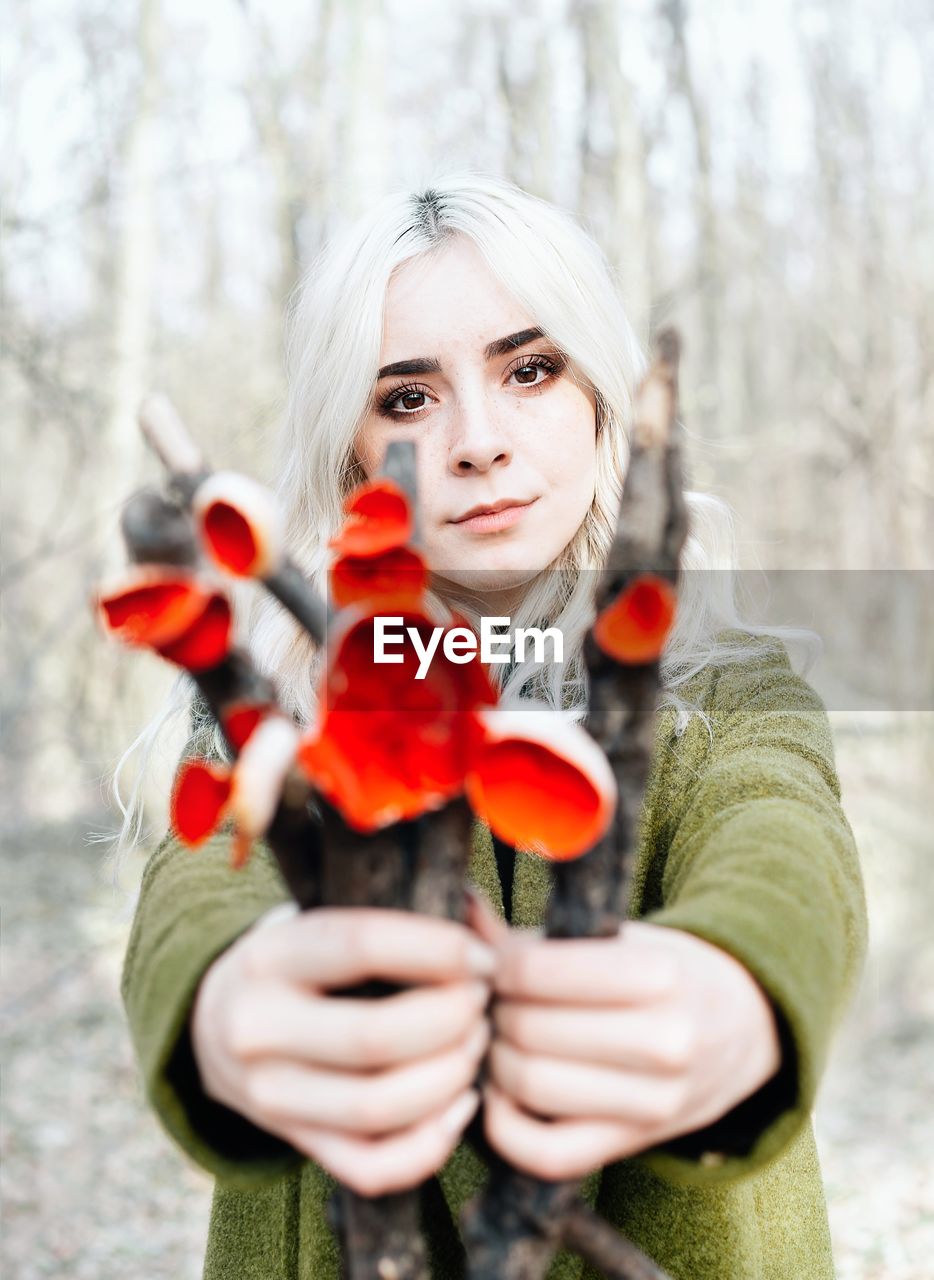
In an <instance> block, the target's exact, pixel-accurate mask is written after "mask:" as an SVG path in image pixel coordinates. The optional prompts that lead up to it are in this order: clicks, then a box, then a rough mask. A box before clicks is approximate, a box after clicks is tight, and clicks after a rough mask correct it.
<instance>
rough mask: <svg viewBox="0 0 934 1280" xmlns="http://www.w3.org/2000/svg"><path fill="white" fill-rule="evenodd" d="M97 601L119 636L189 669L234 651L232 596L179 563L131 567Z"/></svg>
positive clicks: (108, 625) (105, 621)
mask: <svg viewBox="0 0 934 1280" xmlns="http://www.w3.org/2000/svg"><path fill="white" fill-rule="evenodd" d="M97 603H98V612H99V616H100V617H101V619H102V621H103V624H104V626H105V627H106V629H107V630H108V631H109V632H110V633H111V634H112V635H114V636H115V637H116V638H117V639H118V640H121V641H122V642H123V643H124V644H127V645H131V646H133V647H135V648H144V649H152V650H153V651H154V652H155V653H158V654H159V656H160V657H163V658H166V659H167V660H168V661H169V662H174V663H176V664H177V665H178V666H182V667H185V668H187V669H188V670H189V671H204V670H208V669H209V668H211V667H214V666H217V664H218V663H219V662H221V661H222V660H223V659H224V658H225V657H226V655H227V653H228V652H229V649H230V634H231V625H232V619H231V610H230V602H229V601H228V600H227V597H226V596H225V595H224V593H223V592H222V591H219V590H218V589H217V588H216V587H215V586H211V585H209V584H207V583H204V582H201V581H200V580H199V579H198V578H197V577H195V575H194V574H191V573H186V572H185V571H184V570H180V569H179V568H178V567H177V566H164V565H151V564H139V565H132V566H130V567H128V568H127V569H126V570H125V572H124V573H122V574H121V575H120V577H119V578H117V579H115V580H113V581H112V582H111V583H110V584H109V585H108V586H106V587H105V588H104V589H102V590H101V591H100V593H99V595H98V602H97Z"/></svg>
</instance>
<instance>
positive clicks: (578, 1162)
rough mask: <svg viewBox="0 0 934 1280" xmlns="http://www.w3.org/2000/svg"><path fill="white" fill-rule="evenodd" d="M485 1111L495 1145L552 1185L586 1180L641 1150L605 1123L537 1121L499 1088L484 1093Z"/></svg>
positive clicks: (621, 1128)
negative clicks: (603, 1167) (607, 1166)
mask: <svg viewBox="0 0 934 1280" xmlns="http://www.w3.org/2000/svg"><path fill="white" fill-rule="evenodd" d="M483 1105H484V1130H485V1133H486V1137H487V1139H488V1141H489V1143H490V1145H491V1146H492V1147H493V1148H494V1149H495V1150H496V1151H498V1152H499V1154H500V1155H501V1156H502V1157H503V1158H504V1159H506V1160H508V1161H509V1162H510V1163H511V1164H514V1165H515V1166H516V1167H517V1168H519V1169H522V1170H523V1171H524V1172H525V1173H530V1174H532V1175H533V1176H535V1177H538V1178H544V1179H545V1180H546V1181H549V1182H559V1181H562V1180H563V1179H566V1178H567V1179H571V1178H583V1177H584V1176H585V1175H586V1174H588V1173H590V1171H591V1170H592V1169H596V1168H599V1167H600V1166H601V1165H605V1164H609V1163H610V1162H611V1161H613V1160H619V1159H622V1158H623V1156H626V1155H631V1154H632V1153H633V1152H635V1151H638V1150H640V1149H641V1148H640V1145H639V1143H638V1141H637V1140H634V1139H633V1135H632V1133H631V1131H630V1130H628V1129H627V1128H626V1127H625V1126H624V1125H620V1124H614V1123H612V1122H609V1121H605V1120H555V1121H549V1122H542V1121H541V1120H536V1119H534V1117H532V1116H528V1115H526V1114H525V1113H524V1112H523V1111H521V1110H520V1109H519V1108H518V1107H516V1106H515V1105H514V1103H513V1102H511V1101H510V1099H509V1098H508V1097H507V1096H506V1095H505V1094H504V1093H502V1092H501V1091H500V1090H499V1089H498V1088H497V1087H496V1085H495V1084H493V1083H487V1084H486V1086H485V1087H484V1090H483Z"/></svg>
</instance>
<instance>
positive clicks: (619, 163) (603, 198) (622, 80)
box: [572, 0, 654, 344]
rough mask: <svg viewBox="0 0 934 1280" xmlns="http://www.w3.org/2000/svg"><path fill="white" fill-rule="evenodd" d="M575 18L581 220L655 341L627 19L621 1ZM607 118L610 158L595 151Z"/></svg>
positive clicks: (596, 0)
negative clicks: (580, 96) (601, 220)
mask: <svg viewBox="0 0 934 1280" xmlns="http://www.w3.org/2000/svg"><path fill="white" fill-rule="evenodd" d="M572 14H573V16H574V18H575V19H576V21H577V22H578V24H579V26H580V32H581V44H582V46H583V66H584V76H585V99H584V116H583V127H582V130H581V187H580V198H579V206H578V207H579V211H580V213H581V214H582V215H583V216H585V217H587V218H589V219H591V220H592V219H593V216H594V211H595V210H599V209H604V210H606V212H607V214H608V223H607V225H606V226H605V227H602V228H597V230H599V231H600V232H601V240H602V243H603V245H604V246H605V249H606V252H607V255H608V256H609V258H610V260H611V261H612V262H613V264H614V265H615V266H616V267H617V268H618V269H619V271H620V273H621V277H622V281H623V290H624V298H623V301H624V303H625V305H626V309H627V312H628V314H629V318H630V320H631V322H632V324H633V326H634V328H635V330H636V333H637V334H638V336H639V338H640V340H641V341H642V342H643V344H645V343H647V342H648V337H649V328H650V309H651V302H652V289H653V274H654V273H653V246H652V235H651V230H650V225H649V223H650V218H649V189H648V177H647V173H646V150H647V144H646V138H645V135H644V133H643V129H642V124H641V121H640V119H639V114H638V109H637V107H636V100H635V95H634V92H633V88H632V84H631V83H630V81H629V79H628V78H627V76H626V75H625V74H624V72H623V70H622V61H623V54H624V49H623V44H622V40H621V24H622V23H624V22H625V21H626V16H625V13H624V12H621V9H620V6H619V5H617V4H616V3H615V2H614V0H578V3H577V4H575V6H574V8H573V10H572ZM603 105H605V111H606V116H607V121H608V126H609V134H608V139H607V147H606V149H605V153H601V151H600V150H598V149H597V147H596V146H595V144H594V137H593V129H592V124H593V120H594V119H595V118H599V115H600V113H601V109H602V107H603Z"/></svg>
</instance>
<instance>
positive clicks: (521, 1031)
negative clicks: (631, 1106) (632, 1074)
mask: <svg viewBox="0 0 934 1280" xmlns="http://www.w3.org/2000/svg"><path fill="white" fill-rule="evenodd" d="M493 1023H494V1026H495V1028H496V1032H497V1034H498V1035H499V1036H501V1037H502V1038H503V1039H504V1040H507V1041H508V1042H509V1043H510V1044H512V1045H513V1046H514V1047H515V1048H517V1049H520V1050H522V1051H523V1052H525V1053H529V1054H539V1055H544V1056H545V1057H552V1058H571V1059H575V1060H580V1061H584V1062H594V1063H601V1064H603V1065H605V1066H608V1067H617V1068H623V1069H627V1070H631V1071H648V1072H650V1073H660V1074H663V1075H664V1074H669V1073H670V1074H672V1075H675V1074H677V1073H679V1072H681V1071H684V1070H685V1069H686V1068H687V1066H688V1065H689V1063H690V1061H691V1057H692V1054H694V1053H695V1052H696V1049H697V1046H696V1044H695V1038H696V1037H695V1034H694V1028H693V1025H692V1024H691V1022H690V1021H689V1020H688V1019H682V1018H679V1017H677V1016H676V1014H675V1013H673V1012H668V1011H666V1012H665V1013H664V1014H663V1013H661V1012H660V1011H659V1010H657V1009H656V1008H654V1007H653V1008H651V1009H646V1008H641V1007H639V1006H636V1007H635V1008H631V1009H629V1008H622V1009H620V1008H613V1007H612V1006H609V1005H605V1006H600V1007H596V1008H583V1009H572V1008H559V1007H555V1006H554V1005H549V1004H542V1003H540V1002H535V1003H533V1002H529V1001H517V1000H498V1001H497V1002H496V1003H495V1004H494V1006H493Z"/></svg>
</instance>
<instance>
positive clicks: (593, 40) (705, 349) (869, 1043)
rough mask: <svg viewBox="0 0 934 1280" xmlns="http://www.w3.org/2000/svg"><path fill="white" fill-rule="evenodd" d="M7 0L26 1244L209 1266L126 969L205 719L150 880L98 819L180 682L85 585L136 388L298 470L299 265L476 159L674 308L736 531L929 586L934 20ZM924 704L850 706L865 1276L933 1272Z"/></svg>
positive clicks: (11, 1033)
mask: <svg viewBox="0 0 934 1280" xmlns="http://www.w3.org/2000/svg"><path fill="white" fill-rule="evenodd" d="M7 15H8V17H7V22H6V23H5V24H4V30H3V35H2V54H3V65H4V70H5V75H4V81H5V83H4V107H5V110H4V119H3V130H4V135H5V138H4V141H5V148H4V150H5V154H6V157H7V163H6V166H5V171H4V175H3V203H4V218H3V237H2V272H3V310H2V337H3V351H2V368H3V375H4V376H3V386H2V407H3V418H4V429H3V433H2V441H0V447H2V465H3V604H4V626H3V668H2V679H0V709H2V716H3V727H4V733H3V744H2V754H0V765H2V787H3V831H4V888H3V899H4V903H5V905H6V908H7V910H6V913H5V925H6V929H5V936H4V949H5V958H4V971H5V975H6V982H5V984H4V988H5V989H4V995H3V1002H2V1006H0V1014H2V1026H3V1030H4V1037H5V1043H6V1050H5V1059H6V1062H5V1065H6V1067H7V1070H6V1072H5V1079H4V1086H5V1087H4V1098H3V1106H4V1113H5V1122H4V1133H3V1142H4V1149H5V1150H4V1155H5V1158H4V1165H5V1182H6V1186H5V1196H4V1200H5V1206H4V1207H5V1216H6V1219H7V1224H6V1232H5V1235H6V1244H5V1250H6V1253H7V1259H8V1265H9V1267H10V1270H9V1272H8V1273H7V1274H9V1275H11V1276H17V1277H19V1278H20V1280H27V1277H29V1278H31V1277H33V1276H66V1275H67V1276H69V1277H73V1278H74V1280H80V1278H82V1277H88V1278H89V1280H110V1278H111V1277H116V1276H120V1277H121V1280H135V1278H137V1277H139V1278H140V1280H142V1278H143V1277H145V1278H146V1280H152V1278H156V1277H165V1278H166V1280H168V1278H169V1277H172V1278H173V1280H177V1278H178V1277H194V1276H196V1275H199V1274H200V1259H201V1256H202V1251H203V1243H204V1237H205V1232H206V1224H207V1205H208V1199H209V1193H210V1183H209V1180H208V1179H207V1178H206V1177H205V1176H204V1175H203V1174H201V1173H200V1171H198V1170H196V1169H191V1168H189V1167H188V1166H186V1165H185V1163H184V1161H183V1160H182V1158H181V1157H180V1156H179V1155H178V1154H177V1152H176V1151H175V1150H174V1148H173V1147H172V1146H171V1144H170V1143H169V1142H168V1139H167V1138H165V1137H164V1135H163V1134H162V1133H161V1131H160V1130H158V1129H157V1127H156V1124H155V1122H154V1120H153V1119H152V1118H151V1116H150V1114H149V1113H148V1112H147V1111H146V1109H145V1107H144V1105H143V1103H142V1102H141V1100H140V1096H139V1087H138V1083H137V1079H136V1075H135V1068H134V1064H133V1061H132V1055H131V1050H130V1046H129V1043H128V1038H127V1035H126V1029H125V1025H124V1023H123V1020H122V1011H121V1009H120V1005H119V994H118V989H117V984H118V977H119V967H120V961H121V958H122V950H123V947H124V946H125V942H126V936H127V931H128V928H129V920H128V908H127V904H126V901H125V896H126V895H127V894H129V893H131V891H132V888H133V884H134V881H135V880H136V879H138V876H139V872H140V868H141V866H142V865H143V862H144V861H145V857H146V855H147V853H148V850H149V848H150V847H151V841H152V839H153V838H158V836H159V835H160V834H161V831H162V829H163V828H164V823H165V814H166V797H167V790H168V785H169V779H170V775H171V769H172V767H173V765H174V763H175V759H176V754H175V750H176V745H180V744H174V743H167V744H166V745H165V747H164V748H163V751H162V754H161V755H160V757H159V759H158V760H157V761H156V767H155V769H154V773H153V776H152V778H151V779H150V780H149V782H148V784H147V790H146V802H147V818H148V823H149V827H148V835H147V840H146V841H144V842H143V844H142V845H141V846H140V848H139V849H138V850H137V851H136V853H135V854H134V855H133V856H132V857H130V858H128V859H127V862H126V864H125V868H124V872H123V877H122V881H121V885H120V887H119V889H118V891H117V893H116V895H115V894H114V891H113V890H112V888H111V885H110V882H109V878H108V876H109V872H108V870H107V868H106V867H105V865H104V850H105V849H106V845H104V846H102V845H101V844H99V843H98V844H95V843H92V842H90V840H89V837H90V836H92V835H94V834H95V833H96V834H98V835H106V834H107V833H113V832H115V830H116V829H117V827H118V826H119V813H118V812H117V810H116V808H115V807H114V805H113V803H112V802H111V801H110V799H109V796H108V792H107V782H108V775H109V772H110V770H111V769H112V767H113V765H114V763H115V762H116V760H117V758H118V757H119V755H120V754H121V752H122V751H123V750H124V749H125V747H126V746H127V745H128V743H129V742H130V741H131V740H132V738H133V737H134V736H135V735H136V733H137V732H138V731H139V729H140V728H141V727H142V725H143V724H144V723H145V722H146V721H147V720H148V719H149V718H150V717H151V716H152V715H153V714H154V713H155V712H156V711H157V710H158V708H159V706H160V705H161V703H162V700H163V699H164V697H165V695H166V693H167V691H168V687H169V684H170V683H171V680H172V672H171V671H169V670H168V668H167V667H165V666H164V665H163V664H162V663H160V662H159V661H157V660H155V659H152V660H149V659H148V658H147V656H146V655H142V654H130V653H124V652H121V651H118V650H116V649H115V648H114V647H112V646H111V645H109V644H108V643H106V642H105V641H104V640H103V638H102V637H101V635H100V633H99V632H98V631H97V630H96V627H95V624H94V620H93V617H92V612H91V609H90V607H89V598H90V593H91V591H92V589H93V587H94V585H95V584H96V583H97V582H98V581H99V580H100V579H101V577H102V576H103V575H105V574H106V573H107V572H109V571H110V570H112V569H114V568H117V567H118V566H119V565H120V564H122V563H123V548H122V544H121V543H120V539H119V535H118V528H117V521H118V517H119V512H120V507H121V505H122V503H123V501H124V500H125V498H126V497H127V496H128V494H129V493H130V492H131V491H132V490H133V489H134V488H136V487H138V486H139V485H140V484H141V483H143V482H147V481H151V480H156V479H158V476H159V473H158V468H157V467H156V464H155V463H154V461H153V460H152V459H151V458H149V457H148V456H147V454H146V453H145V451H144V448H143V446H142V444H141V441H140V438H139V435H138V431H137V427H136V423H135V410H136V407H137V405H138V403H139V401H140V399H141V398H142V396H143V395H144V394H145V393H146V392H147V391H149V390H150V389H153V388H161V389H164V390H166V391H168V392H169V394H170V395H171V396H172V398H173V399H174V400H175V402H176V403H177V405H178V406H179V408H180V410H181V412H182V414H183V416H184V417H185V418H186V419H187V420H188V422H189V423H190V425H191V426H192V428H193V429H194V431H195V432H196V434H197V436H198V439H199V440H200V441H201V442H202V444H203V445H204V447H205V449H206V451H207V453H208V455H209V457H211V458H212V459H213V460H214V461H215V462H216V463H217V464H218V465H223V466H230V467H235V468H239V469H242V470H245V471H247V472H249V473H251V474H253V475H255V476H256V477H257V478H259V479H261V480H267V481H268V480H271V479H272V477H271V475H270V472H269V460H270V456H271V451H270V442H271V440H272V438H273V434H274V432H275V429H276V425H277V420H278V416H279V413H280V411H281V407H282V404H283V399H284V386H283V372H282V338H283V320H284V313H285V308H286V304H287V300H288V298H289V295H290V292H291V290H292V289H293V287H294V286H295V284H296V282H297V281H298V279H299V278H300V275H301V273H302V271H303V269H304V268H305V267H306V266H307V264H308V263H309V262H310V261H311V260H312V259H313V258H314V256H315V254H316V252H317V251H318V249H319V248H320V246H321V245H322V244H323V242H324V241H325V240H326V239H327V237H328V235H329V233H330V232H331V231H332V230H333V229H335V228H336V227H337V226H338V225H340V224H341V223H342V222H343V221H344V220H345V219H347V218H348V217H352V216H354V215H355V214H356V213H358V212H359V211H361V210H362V209H364V208H366V207H367V205H368V204H369V203H370V202H371V201H373V200H374V199H376V198H378V197H379V196H380V195H382V194H383V193H384V192H385V191H387V190H388V189H391V188H400V187H405V188H409V187H415V186H417V185H420V184H421V183H422V181H423V180H424V179H426V178H429V177H430V176H431V175H432V174H433V173H441V172H443V171H444V170H445V169H448V168H458V167H461V166H470V167H475V168H482V169H486V170H489V171H490V172H492V173H495V174H499V175H502V176H504V177H507V178H509V179H511V180H514V181H516V182H518V183H519V184H520V185H522V186H525V187H526V188H528V189H529V190H531V191H533V192H534V193H535V194H537V195H540V196H543V197H545V198H547V199H550V200H553V201H555V202H557V203H559V204H561V205H562V206H564V207H566V208H568V209H570V210H572V211H573V212H574V213H575V214H576V215H577V216H578V217H579V219H580V220H581V222H582V223H583V224H584V226H585V227H586V228H587V229H588V230H589V231H590V232H591V233H592V234H593V235H594V236H595V237H596V239H597V240H598V241H599V243H600V244H601V245H602V246H603V248H604V250H605V251H606V253H607V254H608V256H609V257H610V259H611V260H612V262H613V264H614V266H615V267H616V268H617V270H618V271H619V274H620V280H621V284H622V287H623V289H624V296H625V297H626V299H627V301H628V305H629V309H630V313H631V315H632V318H633V321H634V323H635V325H636V327H637V331H638V333H639V335H640V337H641V338H642V339H643V341H648V339H649V336H650V334H651V333H652V331H653V330H655V329H656V328H657V327H659V326H660V325H662V324H663V323H669V322H673V323H676V324H677V325H678V326H679V327H680V328H681V330H682V333H683V335H684V339H685V363H684V367H683V374H682V379H683V410H684V420H685V424H686V429H687V432H688V444H689V465H690V473H691V481H692V485H693V487H695V488H699V489H703V490H707V491H710V492H714V493H717V494H719V495H721V496H722V497H724V498H725V499H726V500H727V501H728V502H729V503H730V504H731V506H732V507H733V508H734V509H735V511H736V513H737V520H738V531H739V536H740V540H741V546H742V554H743V558H744V564H745V565H747V566H750V567H752V566H755V565H760V566H763V567H765V568H769V569H795V570H808V571H810V570H818V571H819V570H846V571H852V570H873V571H876V573H877V574H878V575H879V580H880V581H881V579H882V577H884V575H885V574H887V573H891V572H892V571H895V570H901V571H905V572H906V573H909V574H911V575H914V576H913V577H912V578H911V581H913V582H915V583H917V582H922V583H923V582H925V581H927V582H929V581H930V579H929V578H927V577H926V575H925V572H924V571H930V570H931V569H932V568H934V563H932V562H934V305H932V299H934V165H932V162H931V155H932V153H931V147H930V122H931V120H932V119H934V17H932V12H931V6H930V0H743V2H742V3H740V2H739V0H631V2H628V3H622V2H619V3H614V2H613V0H538V2H537V3H529V2H522V0H512V2H511V3H507V0H462V2H460V3H450V4H440V3H434V4H431V3H428V2H427V0H344V2H343V3H337V2H335V0H318V3H314V2H313V0H307V2H306V3H300V2H299V0H279V2H278V3H276V4H274V5H261V4H259V3H250V2H248V0H202V3H200V4H198V5H197V6H192V5H191V4H184V3H181V0H136V2H135V3H126V4H122V5H113V4H105V3H103V2H102V0H85V2H83V3H81V2H78V0H28V2H27V0H10V2H9V3H8V5H7ZM913 589H914V588H913ZM918 592H919V597H918V598H919V599H920V600H921V602H922V605H923V607H924V608H925V609H927V611H928V612H927V616H928V617H929V618H930V617H931V616H932V615H931V612H930V608H931V603H932V602H931V599H930V595H929V594H928V593H927V592H922V591H921V590H920V588H919V589H918ZM842 621H843V623H844V625H846V622H847V620H846V618H844V619H843V620H842ZM932 648H934V647H932ZM932 705H934V703H932V701H931V700H930V690H929V689H927V690H923V691H920V692H919V700H918V703H917V706H918V708H924V707H927V708H928V710H922V709H918V710H913V711H912V710H906V709H904V706H902V707H901V708H900V709H897V710H891V711H885V710H884V709H879V710H875V711H872V712H871V713H870V712H867V711H860V710H858V709H857V710H852V709H851V710H847V711H843V710H834V709H831V719H832V722H833V726H834V731H835V737H836V742H837V750H838V764H839V768H840V775H841V782H842V785H843V791H844V806H845V808H846V811H847V814H848V817H849V818H850V821H851V823H852V825H853V828H854V831H855V833H856V836H857V840H858V842H859V845H860V850H861V853H862V856H863V862H864V869H865V875H866V883H867V892H868V894H869V900H870V914H871V928H872V950H871V955H870V961H869V964H868V966H867V972H866V977H865V979H864V982H863V986H862V989H861V991H860V993H859V997H858V999H857V1001H856V1003H855V1005H854V1008H853V1010H852V1012H851V1015H850V1017H849V1018H848V1021H847V1023H846V1025H845V1027H844V1028H843V1029H842V1031H841V1035H840V1038H839V1040H838V1042H837V1046H836V1048H835V1053H834V1057H833V1060H832V1062H831V1064H830V1068H829V1070H828V1074H827V1077H826V1080H825V1083H824V1086H823V1089H822V1093H821V1098H820V1100H819V1104H818V1109H817V1126H818V1138H819V1143H820V1148H821V1157H822V1162H823V1165H824V1172H825V1179H826V1183H827V1190H828V1198H829V1203H830V1213H831V1223H832V1228H833V1233H834V1242H835V1250H836V1254H837V1262H838V1268H839V1274H840V1276H841V1277H844V1280H857V1278H859V1280H890V1278H891V1280H921V1278H922V1276H928V1275H929V1274H930V1271H929V1266H930V1258H931V1257H932V1256H934V1211H932V1206H934V1174H932V1169H931V1161H930V1155H929V1153H930V1149H931V1145H932V1139H934V1127H932V1121H931V1111H930V1107H929V1103H930V1093H929V1092H928V1094H927V1104H928V1105H925V1083H926V1082H927V1084H928V1086H929V1082H930V1063H931V1061H932V1057H934V1035H932V1031H931V1024H932V1017H934V979H932V974H934V963H932V962H934V949H932V941H931V927H930V920H931V919H932V918H934V901H932V899H934V875H932V869H931V865H930V856H931V830H932V826H934V807H932V792H934V789H932V786H931V783H932V781H934V732H932V721H934V715H932V713H931V711H930V707H931V706H932ZM131 779H132V769H131V770H130V772H129V777H128V779H127V781H128V782H129V781H130V780H131ZM89 1193H90V1194H89Z"/></svg>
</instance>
